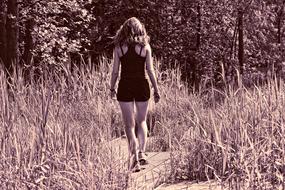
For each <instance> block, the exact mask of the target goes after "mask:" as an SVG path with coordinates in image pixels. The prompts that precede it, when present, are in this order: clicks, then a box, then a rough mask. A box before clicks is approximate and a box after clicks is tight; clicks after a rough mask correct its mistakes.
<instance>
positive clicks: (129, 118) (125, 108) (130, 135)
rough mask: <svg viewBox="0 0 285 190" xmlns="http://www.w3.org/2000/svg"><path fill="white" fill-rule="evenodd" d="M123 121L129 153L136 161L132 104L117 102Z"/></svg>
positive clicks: (136, 152)
mask: <svg viewBox="0 0 285 190" xmlns="http://www.w3.org/2000/svg"><path fill="white" fill-rule="evenodd" d="M119 104H120V107H121V111H122V116H123V120H124V123H125V131H126V135H127V139H128V144H129V152H130V155H131V156H135V160H138V151H137V147H138V142H137V138H136V135H135V111H134V102H119Z"/></svg>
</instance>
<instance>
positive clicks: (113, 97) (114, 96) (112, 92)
mask: <svg viewBox="0 0 285 190" xmlns="http://www.w3.org/2000/svg"><path fill="white" fill-rule="evenodd" d="M116 94H117V93H116V90H111V94H110V95H111V99H113V100H114V99H116Z"/></svg>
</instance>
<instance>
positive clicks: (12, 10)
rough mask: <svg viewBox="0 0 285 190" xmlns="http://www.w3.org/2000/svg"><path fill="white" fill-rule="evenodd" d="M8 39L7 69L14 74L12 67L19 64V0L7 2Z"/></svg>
mask: <svg viewBox="0 0 285 190" xmlns="http://www.w3.org/2000/svg"><path fill="white" fill-rule="evenodd" d="M6 19H7V20H6V32H7V33H6V39H7V61H6V65H5V66H6V69H7V71H8V72H10V73H11V72H12V68H13V67H12V65H13V64H18V38H19V29H18V2H17V0H8V1H7V18H6Z"/></svg>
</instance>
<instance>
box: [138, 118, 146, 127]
mask: <svg viewBox="0 0 285 190" xmlns="http://www.w3.org/2000/svg"><path fill="white" fill-rule="evenodd" d="M136 123H137V125H138V126H144V125H146V119H137V120H136Z"/></svg>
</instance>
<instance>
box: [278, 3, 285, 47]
mask: <svg viewBox="0 0 285 190" xmlns="http://www.w3.org/2000/svg"><path fill="white" fill-rule="evenodd" d="M284 5H285V0H284V1H283V3H282V5H281V7H280V10H279V11H278V18H277V28H278V30H277V32H278V34H277V42H278V43H281V42H282V22H283V14H284Z"/></svg>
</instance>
